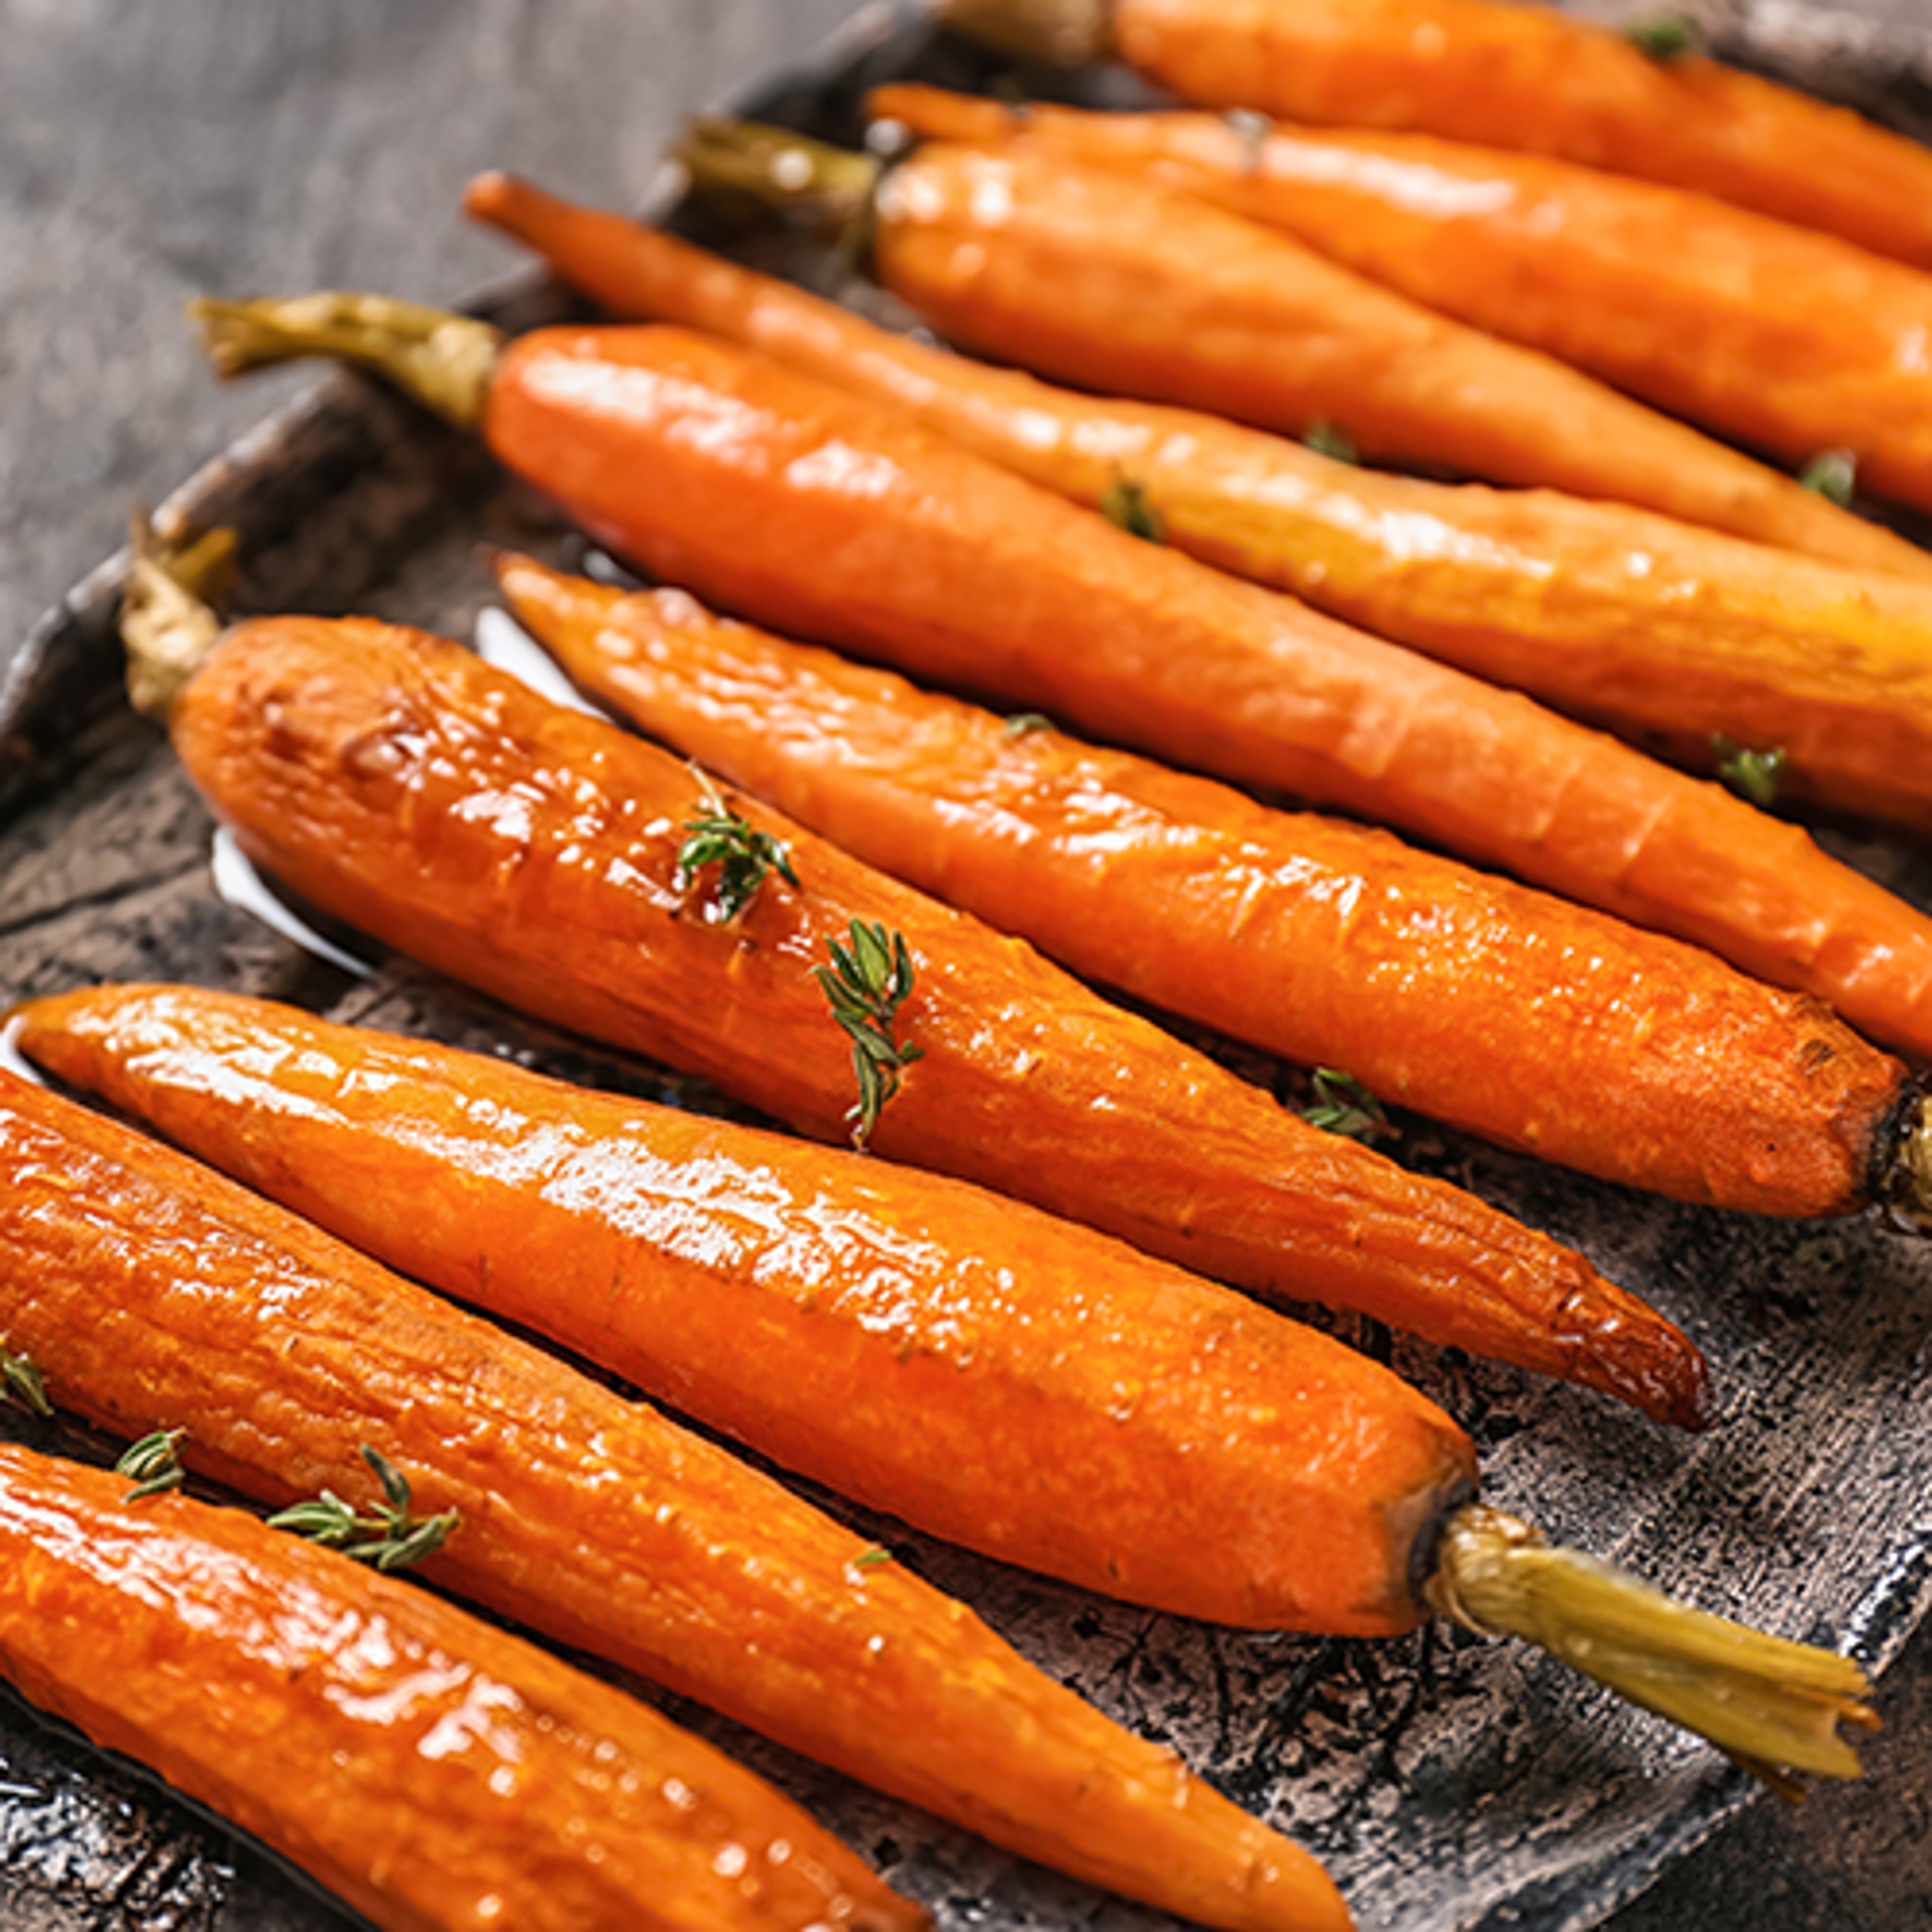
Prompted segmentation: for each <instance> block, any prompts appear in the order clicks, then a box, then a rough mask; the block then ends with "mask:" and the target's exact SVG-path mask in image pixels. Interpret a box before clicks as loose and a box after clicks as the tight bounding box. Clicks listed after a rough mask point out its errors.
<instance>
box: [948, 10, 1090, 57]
mask: <svg viewBox="0 0 1932 1932" xmlns="http://www.w3.org/2000/svg"><path fill="white" fill-rule="evenodd" d="M1112 11H1113V8H1112V4H1111V0H940V5H939V6H938V16H939V23H940V25H941V26H943V27H947V28H951V29H952V30H953V31H954V32H955V33H958V34H963V35H964V36H965V37H966V38H967V39H968V40H977V41H978V42H980V44H981V45H982V46H989V47H991V48H992V49H994V50H995V52H999V53H1004V54H1008V55H1012V56H1013V58H1016V59H1019V60H1030V61H1040V62H1043V63H1044V64H1046V65H1048V66H1049V67H1067V68H1073V67H1085V66H1086V65H1088V63H1089V62H1092V61H1097V60H1100V59H1103V58H1105V57H1106V55H1108V54H1109V53H1110V52H1112V34H1111V33H1110V31H1109V26H1108V23H1109V17H1110V15H1111V14H1112Z"/></svg>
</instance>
